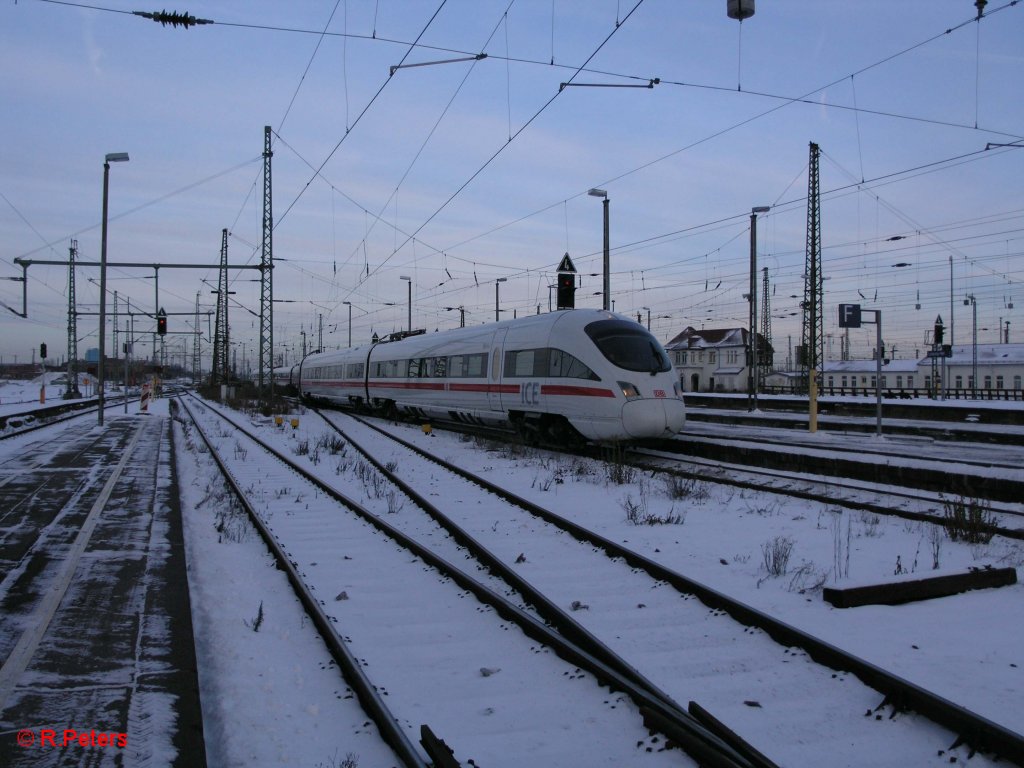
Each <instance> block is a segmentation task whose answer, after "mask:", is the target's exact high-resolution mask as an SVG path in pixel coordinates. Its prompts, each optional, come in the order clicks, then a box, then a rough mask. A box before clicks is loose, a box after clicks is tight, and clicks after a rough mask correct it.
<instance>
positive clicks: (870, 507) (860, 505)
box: [630, 448, 1024, 540]
mask: <svg viewBox="0 0 1024 768" xmlns="http://www.w3.org/2000/svg"><path fill="white" fill-rule="evenodd" d="M643 450H644V449H642V448H641V449H634V450H633V452H634V453H640V454H642V453H643ZM651 450H655V449H651ZM657 450H661V449H657ZM665 453H670V454H671V456H656V457H655V458H660V459H665V460H669V461H671V460H673V459H676V460H679V461H693V462H694V463H696V464H698V465H700V466H719V465H717V464H715V463H713V462H712V461H711V460H707V461H706V463H702V462H701V460H700V459H696V460H695V457H692V456H688V455H685V454H680V453H678V452H670V451H665ZM630 463H631V464H632V466H634V467H636V468H637V469H644V470H659V471H669V472H672V473H673V474H675V475H678V476H679V477H685V478H687V479H693V480H704V481H707V482H713V483H718V484H720V485H729V486H732V487H734V488H743V489H746V490H752V491H761V492H764V493H775V494H778V495H782V496H792V497H793V498H797V499H803V500H804V501H820V502H821V503H823V504H831V505H834V506H839V507H846V508H847V509H859V510H864V511H866V512H873V513H875V514H878V515H887V516H889V517H899V518H902V519H904V520H913V521H915V522H922V523H933V524H935V525H941V526H943V527H945V528H953V527H954V526H955V525H956V522H955V521H953V520H947V519H946V518H944V517H937V516H936V515H931V514H928V513H927V512H914V511H911V510H907V509H896V508H894V507H889V506H885V505H882V504H875V503H873V502H870V501H858V500H856V499H843V498H841V497H838V496H835V495H832V494H826V493H817V492H815V491H808V490H799V489H796V488H772V487H770V486H766V485H765V484H764V483H756V482H753V481H751V480H742V479H740V478H735V477H715V478H709V477H708V476H707V475H706V474H701V473H699V472H689V471H687V470H685V469H669V470H666V469H665V468H664V467H656V466H654V465H652V464H649V463H646V462H644V461H633V462H630ZM737 466H741V467H742V470H741V471H743V472H747V473H749V474H752V475H765V476H767V477H771V478H774V479H779V475H777V474H775V473H772V472H767V471H764V470H759V469H748V468H747V466H746V465H742V464H741V465H737ZM786 479H789V480H793V481H794V482H806V483H815V482H818V483H820V482H826V481H821V480H815V479H813V478H803V477H793V476H786ZM827 482H828V484H829V485H831V486H832V488H839V489H846V490H852V491H858V492H861V493H864V492H867V493H877V494H886V495H890V496H897V497H903V498H908V499H913V500H916V501H927V500H926V499H922V498H921V497H919V496H911V495H910V494H901V493H900V492H899V491H887V490H882V489H870V490H869V489H865V488H857V487H855V486H845V485H843V484H842V483H838V482H831V481H827ZM981 509H982V510H983V511H988V512H994V513H997V514H1000V515H1009V516H1012V517H1019V516H1020V514H1021V513H1018V512H1015V511H1013V510H1005V509H999V508H997V507H989V506H984V505H983V506H982V507H981ZM977 528H978V530H979V531H983V532H985V533H991V534H993V535H999V536H1005V537H1006V538H1009V539H1020V540H1024V529H1020V528H1006V527H1003V526H998V525H991V524H988V523H983V522H979V523H978V524H977Z"/></svg>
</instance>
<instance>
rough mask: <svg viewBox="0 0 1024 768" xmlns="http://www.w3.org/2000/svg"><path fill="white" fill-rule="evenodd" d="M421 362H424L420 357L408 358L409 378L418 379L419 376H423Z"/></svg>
mask: <svg viewBox="0 0 1024 768" xmlns="http://www.w3.org/2000/svg"><path fill="white" fill-rule="evenodd" d="M423 363H424V360H423V358H422V357H420V358H417V359H415V360H410V361H409V378H410V379H418V378H420V377H421V376H423Z"/></svg>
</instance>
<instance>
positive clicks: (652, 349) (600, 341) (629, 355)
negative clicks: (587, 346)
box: [583, 319, 672, 373]
mask: <svg viewBox="0 0 1024 768" xmlns="http://www.w3.org/2000/svg"><path fill="white" fill-rule="evenodd" d="M583 330H584V331H585V332H586V334H587V336H589V337H590V338H591V340H592V341H593V342H594V344H595V345H596V346H597V348H598V349H599V350H600V351H601V354H602V355H604V356H605V357H606V358H607V359H608V361H609V362H610V363H612V365H615V366H618V367H619V368H624V369H625V370H627V371H642V372H644V373H659V372H664V371H671V370H672V363H671V361H669V359H668V355H666V354H665V350H664V349H662V347H661V345H660V344H659V343H658V340H657V339H655V338H654V336H652V335H651V332H650V331H648V330H647V329H646V328H644V327H643V326H641V325H638V324H636V323H634V322H632V321H629V320H617V319H614V320H598V321H596V322H593V323H590V324H589V325H587V326H586V327H584V329H583Z"/></svg>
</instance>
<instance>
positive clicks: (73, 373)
mask: <svg viewBox="0 0 1024 768" xmlns="http://www.w3.org/2000/svg"><path fill="white" fill-rule="evenodd" d="M76 256H78V241H77V240H72V241H71V248H70V249H69V250H68V385H67V389H66V390H65V391H64V399H65V400H71V399H72V398H76V397H81V396H82V393H81V392H79V391H78V315H77V314H76V312H75V257H76Z"/></svg>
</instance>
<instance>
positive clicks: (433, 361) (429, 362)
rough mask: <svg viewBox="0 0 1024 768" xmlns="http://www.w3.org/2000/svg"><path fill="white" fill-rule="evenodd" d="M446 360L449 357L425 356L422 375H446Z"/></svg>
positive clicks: (434, 376) (427, 376)
mask: <svg viewBox="0 0 1024 768" xmlns="http://www.w3.org/2000/svg"><path fill="white" fill-rule="evenodd" d="M446 362H447V357H424V358H423V369H422V371H421V374H420V375H421V376H423V377H425V378H434V379H438V378H442V377H444V376H445V375H446V374H445V373H444V372H445V371H446V370H447V368H446V366H445V364H446Z"/></svg>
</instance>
